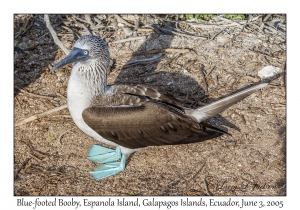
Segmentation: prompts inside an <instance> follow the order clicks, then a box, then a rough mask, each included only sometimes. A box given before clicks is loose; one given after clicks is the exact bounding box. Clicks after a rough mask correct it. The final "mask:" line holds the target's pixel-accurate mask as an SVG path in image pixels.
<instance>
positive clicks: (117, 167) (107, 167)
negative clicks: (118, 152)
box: [90, 154, 126, 180]
mask: <svg viewBox="0 0 300 210" xmlns="http://www.w3.org/2000/svg"><path fill="white" fill-rule="evenodd" d="M125 164H126V155H125V154H122V158H121V161H120V162H111V163H104V164H102V165H101V166H99V167H98V168H96V169H95V170H93V171H91V172H90V173H91V174H92V176H93V177H94V178H95V179H97V180H99V179H104V178H107V177H109V176H112V175H115V174H117V173H119V172H121V171H123V170H124V169H125Z"/></svg>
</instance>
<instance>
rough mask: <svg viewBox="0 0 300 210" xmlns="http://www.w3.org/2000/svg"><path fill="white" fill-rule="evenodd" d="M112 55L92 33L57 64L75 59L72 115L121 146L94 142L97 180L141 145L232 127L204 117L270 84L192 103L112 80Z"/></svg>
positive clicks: (189, 139) (183, 140) (185, 140)
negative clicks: (200, 103) (196, 104)
mask: <svg viewBox="0 0 300 210" xmlns="http://www.w3.org/2000/svg"><path fill="white" fill-rule="evenodd" d="M109 60H110V57H109V51H108V47H107V44H106V43H105V41H104V40H102V39H101V38H100V37H97V36H94V35H86V36H82V37H81V38H80V39H78V40H77V41H76V42H75V44H74V48H73V50H72V51H71V52H70V53H69V55H67V57H66V58H64V59H63V60H61V61H60V62H58V63H57V64H56V65H55V66H54V67H53V69H52V70H51V71H54V70H56V69H58V68H61V67H63V66H65V65H67V64H70V63H74V66H73V69H72V72H71V76H70V79H69V83H68V88H67V99H68V108H69V111H70V114H71V116H72V118H73V120H74V122H75V124H76V125H77V126H78V127H79V128H80V129H81V130H82V131H83V132H84V133H86V134H87V135H89V136H91V137H93V138H94V139H96V140H98V141H101V142H103V143H105V144H108V145H111V146H115V147H116V149H110V148H106V147H102V146H100V145H93V146H92V147H91V149H90V151H89V153H88V158H89V159H90V160H92V161H94V162H97V163H101V165H100V166H99V167H98V168H96V169H95V170H93V171H92V172H91V174H92V176H93V177H94V178H95V179H97V180H99V179H103V178H106V177H109V176H112V175H115V174H117V173H119V172H121V171H122V170H124V168H125V163H126V155H128V154H130V153H132V152H135V151H137V150H139V149H142V148H145V147H149V146H159V145H175V144H189V143H196V142H201V141H204V140H207V139H212V138H215V137H218V136H220V135H222V134H223V133H226V132H224V131H222V130H220V129H218V128H215V127H214V126H212V125H209V124H207V123H205V122H203V121H204V120H206V119H209V118H211V117H213V116H215V115H216V114H218V113H220V112H222V111H224V110H225V109H227V108H228V107H230V106H231V105H233V104H235V103H237V102H238V101H240V100H241V99H243V98H245V97H247V96H249V95H250V94H252V93H253V92H255V91H257V90H259V89H260V88H263V87H264V86H266V85H267V84H268V83H261V84H258V85H256V86H253V87H250V88H248V89H245V90H242V91H240V92H238V93H235V94H233V95H230V96H228V97H225V98H223V99H221V100H219V101H216V102H213V103H211V104H209V105H206V106H203V107H200V108H196V109H191V108H189V107H187V106H184V103H183V101H182V100H180V99H177V98H175V97H173V96H172V95H170V94H168V93H167V92H164V91H160V90H157V89H155V88H152V87H147V86H144V85H142V84H141V85H113V86H108V85H107V74H108V71H109ZM119 159H121V160H120V161H119Z"/></svg>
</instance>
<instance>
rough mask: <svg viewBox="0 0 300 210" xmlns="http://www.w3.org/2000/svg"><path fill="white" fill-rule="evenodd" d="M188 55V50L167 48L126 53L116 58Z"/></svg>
mask: <svg viewBox="0 0 300 210" xmlns="http://www.w3.org/2000/svg"><path fill="white" fill-rule="evenodd" d="M169 52H171V53H181V54H184V53H188V52H190V50H189V49H175V48H167V49H157V50H140V51H137V52H134V53H126V54H122V55H120V56H118V58H119V59H120V58H125V57H129V56H137V55H145V54H155V53H163V54H164V53H169Z"/></svg>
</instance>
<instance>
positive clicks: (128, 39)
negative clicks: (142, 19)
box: [112, 36, 146, 44]
mask: <svg viewBox="0 0 300 210" xmlns="http://www.w3.org/2000/svg"><path fill="white" fill-rule="evenodd" d="M138 39H141V40H146V36H138V37H130V38H127V39H121V40H117V41H113V42H112V43H113V44H118V43H123V42H129V41H134V40H138Z"/></svg>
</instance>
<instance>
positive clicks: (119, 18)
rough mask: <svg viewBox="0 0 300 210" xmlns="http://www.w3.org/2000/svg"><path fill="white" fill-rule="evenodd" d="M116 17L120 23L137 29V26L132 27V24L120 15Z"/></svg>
mask: <svg viewBox="0 0 300 210" xmlns="http://www.w3.org/2000/svg"><path fill="white" fill-rule="evenodd" d="M114 16H115V17H116V18H117V19H118V21H119V22H121V23H124V24H125V25H128V26H130V27H133V28H135V25H132V24H130V23H128V22H127V21H126V20H124V19H123V18H121V17H120V16H119V15H114Z"/></svg>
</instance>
